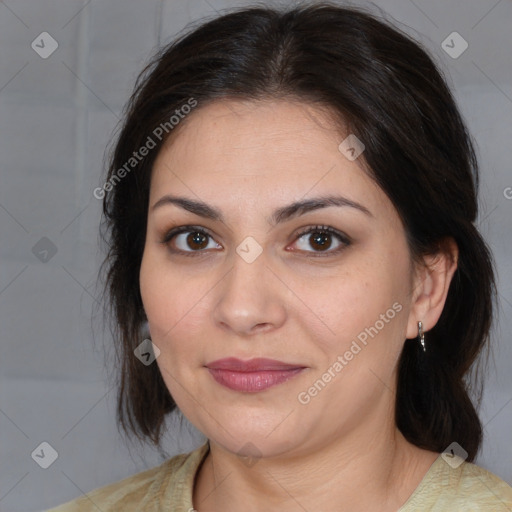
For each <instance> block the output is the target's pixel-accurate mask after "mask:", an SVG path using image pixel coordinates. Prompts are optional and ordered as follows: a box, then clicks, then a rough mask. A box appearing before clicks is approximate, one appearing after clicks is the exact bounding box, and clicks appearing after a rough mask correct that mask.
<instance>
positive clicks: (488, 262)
mask: <svg viewBox="0 0 512 512" xmlns="http://www.w3.org/2000/svg"><path fill="white" fill-rule="evenodd" d="M220 98H239V99H245V100H259V99H276V98H277V99H283V100H299V101H301V102H304V103H308V104H312V105H317V106H318V107H319V108H323V109H327V110H328V111H329V112H331V113H332V114H333V115H334V116H335V118H337V119H338V120H339V122H340V126H345V128H346V130H347V131H346V133H352V134H355V135H356V136H357V137H358V138H359V139H360V140H361V141H363V143H364V145H365V151H364V153H363V155H362V156H361V157H359V158H360V160H361V159H362V161H363V162H364V165H365V167H366V168H367V169H368V172H369V173H370V175H371V176H372V178H373V179H374V180H375V181H376V183H377V184H378V185H379V186H380V187H381V188H382V190H383V191H384V192H385V193H386V194H387V196H388V197H389V198H390V200H391V201H392V202H393V204H394V206H395V208H396V210H397V211H398V213H399V215H400V217H401V219H402V222H403V225H404V229H405V232H406V235H407V239H408V244H409V248H410V254H411V258H412V259H411V261H421V257H422V255H425V254H429V253H433V252H436V250H437V249H438V247H439V244H440V243H442V241H443V240H444V239H445V238H446V237H453V239H454V240H455V241H456V243H457V245H458V248H459V260H458V268H457V270H456V272H455V275H454V277H453V279H452V282H451V285H450V288H449V293H448V297H447V300H446V304H445V307H444V310H443V312H442V315H441V317H440V319H439V321H438V322H437V324H436V326H435V327H434V328H432V329H431V330H430V331H429V332H428V333H426V339H427V347H428V350H427V352H426V353H425V354H424V353H423V352H422V350H421V345H420V344H419V343H413V342H409V343H405V344H404V348H403V351H402V354H401V357H400V361H399V369H398V382H397V396H396V424H397V426H398V428H399V429H400V431H401V432H402V433H403V435H404V436H405V437H406V438H407V439H408V440H409V441H410V442H411V443H413V444H415V445H417V446H419V447H422V448H425V449H428V450H432V451H436V452H442V451H443V450H444V449H445V448H446V447H447V446H448V445H450V443H452V442H453V441H456V442H458V443H459V444H460V445H461V446H462V447H463V448H464V449H465V450H466V451H467V452H468V454H469V456H468V460H469V461H472V460H473V459H474V458H475V457H476V455H477V452H478V449H479V447H480V444H481V440H482V426H481V423H480V420H479V417H478V414H477V412H476V409H475V407H474V405H473V403H472V401H471V399H470V396H469V394H470V392H471V391H472V389H471V387H470V384H469V383H468V382H467V379H466V378H467V374H468V371H469V370H470V367H471V366H472V365H473V363H474V362H475V360H476V358H477V356H478V354H479V353H480V351H481V349H482V348H483V347H484V345H485V344H486V342H487V340H488V338H489V331H490V327H491V322H492V315H493V304H494V301H495V294H496V291H495V283H494V271H493V262H492V258H491V255H490V252H489V250H488V248H487V246H486V244H485V242H484V240H483V239H482V237H481V235H480V234H479V232H478V230H477V228H476V227H475V220H476V216H477V189H478V168H477V158H476V156H475V150H474V147H473V144H472V141H471V137H470V136H469V134H468V132H467V129H466V127H465V124H464V122H463V120H462V118H461V115H460V113H459V111H458V109H457V107H456V104H455V102H454V99H453V97H452V95H451V92H450V90H449V87H448V86H447V84H446V82H445V80H444V78H443V75H442V73H441V72H440V71H439V70H438V69H437V67H436V65H435V64H434V62H433V60H432V58H431V57H430V56H429V55H428V53H427V51H426V50H424V49H422V47H421V46H420V44H419V43H417V42H416V41H414V40H413V39H412V38H410V37H409V36H408V35H406V34H405V33H403V32H402V31H400V30H399V29H397V28H395V27H394V26H393V25H392V24H391V23H389V22H387V21H385V20H383V19H382V20H381V19H378V18H377V17H376V16H374V15H372V14H371V13H369V12H367V11H365V10H364V9H361V8H354V7H340V6H336V5H334V4H331V3H317V4H314V5H300V6H295V7H293V8H290V9H288V10H279V9H274V8H267V7H260V6H255V7H252V8H244V9H238V10H236V11H231V12H229V13H227V14H224V15H222V16H220V17H217V18H215V19H212V20H209V21H207V22H202V24H201V25H200V26H198V27H193V28H191V29H188V31H187V32H186V33H184V34H182V35H181V36H180V37H179V38H177V39H176V40H175V41H173V42H172V43H171V44H169V45H168V46H166V47H165V48H162V49H161V50H160V51H159V52H158V53H157V54H156V56H155V57H154V58H153V59H152V60H151V62H150V64H149V65H148V66H147V67H146V68H145V69H144V70H143V71H142V72H141V73H140V75H139V77H138V79H137V82H136V85H135V89H134V92H133V95H132V96H131V98H130V100H129V102H128V104H127V106H126V108H125V112H124V117H123V119H124V122H123V125H122V127H121V129H120V133H119V134H118V137H117V142H116V144H115V147H114V148H113V151H112V153H111V157H110V163H109V169H108V175H107V177H106V182H107V183H110V186H108V187H105V189H104V190H105V195H104V199H103V214H104V223H103V226H102V234H103V237H104V238H103V239H104V241H105V242H106V243H107V246H108V254H107V256H106V258H105V261H104V263H103V266H102V271H101V272H100V275H103V277H104V279H105V294H104V298H105V297H106V300H107V305H108V306H109V307H108V311H107V312H108V313H109V314H110V318H111V320H112V323H113V325H112V328H113V335H114V339H115V342H116V344H117V345H116V346H117V354H118V362H119V366H120V368H119V370H120V372H119V383H118V385H119V394H118V410H117V413H118V421H119V424H120V425H121V426H122V428H123V430H124V432H125V433H128V434H130V433H131V434H134V435H135V436H136V437H137V438H138V439H142V440H144V439H149V440H151V441H152V442H153V443H154V444H155V445H157V446H159V444H160V441H161V436H162V430H163V426H164V424H165V418H166V415H167V413H169V412H171V411H172V410H173V409H175V408H176V404H175V402H174V401H173V399H172V397H171V396H170V394H169V392H168V390H167V388H166V386H165V384H164V381H163V379H162V377H161V375H160V372H159V369H158V366H157V365H156V364H151V365H149V366H144V365H141V363H140V361H139V360H138V359H137V358H136V357H135V356H134V353H133V351H134V349H135V347H136V346H137V345H138V344H139V343H140V342H141V341H142V339H143V337H142V335H141V326H142V325H143V323H144V321H145V314H144V310H143V305H142V300H141V295H140V289H139V270H140V264H141V259H142V254H143V249H144V243H145V235H146V222H147V210H148V201H149V185H150V179H151V170H152V166H153V163H154V160H155V158H156V156H157V154H158V151H159V149H160V148H161V146H162V144H163V143H164V142H165V140H166V138H169V137H172V133H173V131H172V126H171V124H172V123H170V122H169V120H170V119H171V116H173V115H176V114H177V112H176V111H177V110H179V111H180V112H183V111H181V110H180V109H182V106H183V105H185V104H187V103H189V104H190V102H191V99H192V101H197V107H196V109H199V108H201V107H202V106H204V105H206V104H208V103H209V102H212V101H215V100H216V99H220ZM193 115H194V112H193V111H192V112H191V113H190V114H188V117H185V119H183V120H181V117H184V116H181V117H180V126H179V128H180V129H181V128H182V127H183V126H186V123H187V120H188V119H189V118H190V117H192V116H193ZM165 123H167V124H165ZM159 126H160V127H161V126H166V127H167V130H166V131H165V135H166V136H165V137H161V139H162V140H159V139H158V137H155V129H157V127H159ZM157 133H160V132H157ZM167 133H168V135H167ZM148 137H151V138H152V139H153V142H155V147H154V148H153V149H151V150H150V151H149V152H148V154H147V155H146V156H145V157H144V158H142V159H141V160H140V161H138V162H137V163H136V165H135V164H134V162H133V161H132V164H134V165H133V169H132V168H131V167H127V166H126V164H127V162H128V161H129V159H130V158H131V157H132V156H133V152H134V151H137V150H138V149H139V148H141V147H142V146H144V145H146V144H147V141H148ZM171 140H172V139H171ZM340 141H341V139H340ZM363 158H364V159H363ZM123 166H124V168H125V170H126V169H128V170H129V172H126V173H122V174H123V177H122V179H117V178H119V176H120V173H119V170H120V169H121V168H123ZM116 177H117V178H116ZM114 178H116V179H114ZM480 399H481V389H480V396H479V399H478V400H480Z"/></svg>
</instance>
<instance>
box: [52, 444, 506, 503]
mask: <svg viewBox="0 0 512 512" xmlns="http://www.w3.org/2000/svg"><path fill="white" fill-rule="evenodd" d="M208 451H209V444H208V442H206V443H205V444H203V445H202V446H200V447H199V448H197V449H196V450H194V451H193V452H190V453H185V454H182V455H176V456H175V457H173V458H171V459H169V460H167V461H165V462H164V463H163V464H161V465H160V466H157V467H155V468H152V469H149V470H147V471H143V472H141V473H137V474H136V475H133V476H130V477H128V478H125V479H124V480H120V481H119V482H115V483H113V484H110V485H107V486H105V487H101V488H99V489H96V490H94V491H91V492H89V493H87V494H84V495H83V496H80V497H79V498H77V499H75V500H73V501H70V502H68V503H65V504H63V505H61V506H59V507H57V508H53V509H51V510H50V511H48V512H97V511H98V510H101V511H102V512H114V511H123V512H132V511H133V512H134V511H144V512H160V511H165V512H171V511H172V512H191V510H192V509H193V505H192V491H193V488H194V479H195V476H196V473H197V470H198V469H199V466H200V465H201V463H202V461H203V460H204V459H205V457H206V455H207V454H208ZM455 457H457V456H455ZM459 464H460V465H457V459H452V460H450V464H448V463H447V462H445V460H444V458H443V456H442V455H441V454H440V455H439V457H437V459H436V460H435V461H434V462H433V464H432V465H431V466H430V468H429V470H428V471H427V473H426V474H425V476H424V477H423V479H422V480H421V482H420V483H419V485H418V487H416V489H415V491H414V492H413V493H412V494H411V496H410V497H409V499H408V500H407V501H406V502H405V503H404V504H403V505H402V506H401V507H400V509H399V510H398V511H397V512H458V511H460V512H480V511H482V512H483V511H485V512H512V487H510V485H508V484H507V483H506V482H504V481H503V480H502V479H501V478H499V477H498V476H496V475H494V474H493V473H490V472H489V471H487V470H485V469H483V468H481V467H480V466H477V465H475V464H472V463H470V462H465V461H462V460H460V461H459ZM455 466H457V467H455Z"/></svg>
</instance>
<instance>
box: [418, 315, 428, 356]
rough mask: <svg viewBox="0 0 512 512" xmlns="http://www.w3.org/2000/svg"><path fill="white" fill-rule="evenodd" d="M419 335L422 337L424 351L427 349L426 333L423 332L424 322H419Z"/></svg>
mask: <svg viewBox="0 0 512 512" xmlns="http://www.w3.org/2000/svg"><path fill="white" fill-rule="evenodd" d="M418 337H419V338H420V343H421V346H422V347H423V352H426V351H427V348H426V347H425V334H424V333H423V324H422V323H421V322H418Z"/></svg>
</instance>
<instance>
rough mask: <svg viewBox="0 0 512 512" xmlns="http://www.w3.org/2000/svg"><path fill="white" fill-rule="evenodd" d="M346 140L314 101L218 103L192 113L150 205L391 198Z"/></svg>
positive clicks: (160, 169) (156, 175) (156, 180)
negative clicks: (179, 199)
mask: <svg viewBox="0 0 512 512" xmlns="http://www.w3.org/2000/svg"><path fill="white" fill-rule="evenodd" d="M345 136H346V135H344V134H342V133H341V129H340V128H339V127H338V126H337V125H336V124H335V123H334V120H333V117H332V116H330V115H329V113H328V112H326V111H325V109H323V110H322V109H320V108H318V107H315V106H312V105H309V104H304V103H298V102H292V101H282V100H281V101H279V100H273V101H269V100H266V101H258V102H256V101H238V100H222V101H215V102H213V103H210V104H208V105H206V106H203V107H198V108H197V109H196V110H195V111H193V113H192V114H190V116H189V117H188V118H187V119H185V121H184V123H183V125H182V126H180V127H179V130H178V131H177V132H176V133H173V134H172V137H171V138H169V139H168V141H167V143H166V144H165V145H164V147H163V148H162V149H161V151H160V154H159V155H158V157H157V159H156V161H155V164H154V168H153V174H152V180H151V196H152V199H151V200H152V202H153V203H154V202H155V200H156V199H158V198H157V197H156V195H158V194H160V193H170V192H182V193H188V195H196V196H199V197H200V198H201V199H203V200H205V201H208V200H211V201H212V202H215V203H218V198H219V194H221V197H222V198H223V199H224V201H227V200H228V198H229V197H232V198H233V199H234V198H236V199H237V200H238V201H245V202H246V203H245V204H247V201H249V200H251V198H252V201H253V202H255V201H256V200H257V201H258V202H260V204H262V203H264V202H265V201H266V200H267V198H268V199H269V201H271V202H272V203H282V202H283V201H285V200H291V199H295V200H296V199H299V198H303V197H305V196H308V195H318V194H327V193H331V192H333V191H338V192H340V193H345V195H347V196H349V197H350V196H351V195H352V198H353V199H356V198H358V199H360V200H363V199H366V200H367V201H370V202H372V203H375V202H376V201H383V200H384V201H385V198H383V197H382V196H383V195H384V194H383V192H382V191H381V190H380V188H379V187H378V186H377V185H376V184H375V182H374V181H373V180H372V179H371V178H370V177H369V176H368V175H367V174H366V172H364V171H363V170H362V168H361V164H360V162H358V161H357V160H354V161H350V160H349V159H347V158H346V157H345V156H344V155H343V154H342V152H340V150H339V145H340V143H341V142H342V141H343V139H344V138H345ZM215 198H217V200H215Z"/></svg>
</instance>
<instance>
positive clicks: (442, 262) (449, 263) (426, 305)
mask: <svg viewBox="0 0 512 512" xmlns="http://www.w3.org/2000/svg"><path fill="white" fill-rule="evenodd" d="M458 257H459V249H458V247H457V243H456V242H455V240H454V239H453V238H451V237H448V238H444V239H443V240H442V241H441V242H440V243H439V247H438V250H437V251H436V252H435V253H434V254H429V255H426V256H424V257H423V264H421V265H418V266H417V267H416V269H415V276H414V280H413V289H412V300H411V309H410V312H409V318H408V323H407V335H406V337H407V338H408V339H412V338H416V337H417V336H418V322H419V321H421V322H422V323H423V331H424V332H427V331H429V330H430V329H432V328H433V327H434V326H435V325H436V323H437V321H438V320H439V317H440V316H441V313H442V312H443V308H444V304H445V302H446V297H447V296H448V289H449V288H450V283H451V280H452V277H453V274H454V273H455V270H457V261H458Z"/></svg>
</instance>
